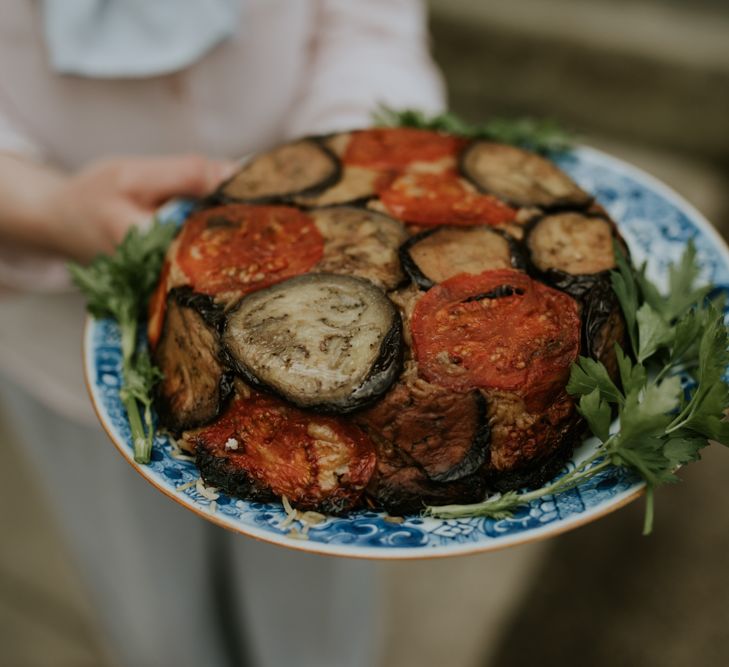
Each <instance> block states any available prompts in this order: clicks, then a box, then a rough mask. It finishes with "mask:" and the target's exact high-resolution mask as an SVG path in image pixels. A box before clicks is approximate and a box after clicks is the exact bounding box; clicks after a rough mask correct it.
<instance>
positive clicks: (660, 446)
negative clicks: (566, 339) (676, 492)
mask: <svg viewBox="0 0 729 667" xmlns="http://www.w3.org/2000/svg"><path fill="white" fill-rule="evenodd" d="M616 257H617V266H618V270H617V271H613V272H612V275H611V279H612V284H613V289H614V290H615V293H616V295H617V297H618V300H619V302H620V305H621V308H622V310H623V314H624V315H625V320H626V323H627V327H628V333H629V338H630V344H631V347H632V354H631V355H628V354H626V353H625V352H624V351H623V350H622V349H621V348H620V346H619V345H616V354H617V361H618V367H619V371H620V387H618V386H617V385H616V383H615V382H613V381H612V380H611V378H610V376H609V374H608V372H607V369H606V368H605V366H604V365H603V364H602V363H600V362H599V361H595V360H594V359H589V358H586V357H580V359H579V360H578V361H577V363H575V364H573V366H572V370H571V375H570V380H569V383H568V385H567V391H568V392H569V393H570V394H572V395H573V396H579V403H578V411H579V412H580V414H581V415H582V416H583V417H584V419H585V421H586V422H587V424H588V426H589V428H590V431H592V433H593V434H594V435H595V436H596V437H597V438H598V440H599V441H600V445H599V446H598V447H597V448H596V450H595V452H594V453H592V454H591V455H589V456H588V457H587V458H586V459H584V460H583V461H582V462H580V463H579V464H578V465H577V466H576V467H575V469H574V470H572V471H570V472H567V473H566V474H564V475H563V476H562V477H560V478H559V479H557V480H555V481H554V482H552V483H551V484H548V485H547V486H545V487H542V488H541V489H536V490H534V491H528V492H526V493H518V492H516V491H512V492H509V493H505V494H503V495H497V496H493V497H491V498H488V499H487V500H485V501H484V502H481V503H476V504H472V505H445V506H440V507H428V508H427V510H426V512H427V514H429V515H431V516H437V517H441V518H458V517H473V516H487V517H492V518H495V519H501V518H505V517H509V516H511V515H512V514H513V512H514V510H515V509H517V508H518V507H520V506H523V505H525V504H528V503H529V502H531V501H532V500H537V499H539V498H542V497H544V496H547V495H552V494H556V493H561V492H562V491H567V490H569V489H572V488H574V487H576V486H578V485H579V484H581V483H582V482H584V481H585V480H587V479H590V478H591V477H594V476H595V475H597V474H598V473H600V472H601V471H602V470H604V469H605V468H606V467H607V466H609V465H614V466H619V467H623V468H627V469H629V470H632V471H634V472H636V473H637V474H638V475H640V476H641V477H642V478H643V480H644V481H645V483H646V488H647V494H646V513H645V521H644V527H643V532H644V534H648V533H650V532H651V530H652V526H653V491H654V489H655V487H657V486H659V485H661V484H666V483H671V482H676V481H677V480H678V478H677V477H676V475H675V471H676V469H677V468H678V467H679V466H681V465H684V464H686V463H690V462H691V461H695V460H697V459H698V458H699V455H700V451H701V449H703V448H704V447H706V446H707V445H708V444H709V443H708V441H709V440H716V441H718V442H720V443H721V444H723V445H729V423H728V422H726V421H724V410H726V409H727V406H729V385H727V383H726V382H725V381H724V374H725V371H726V368H727V365H729V330H728V329H727V327H726V325H725V323H724V314H723V303H720V302H719V301H717V300H714V301H710V300H708V299H707V295H708V293H709V292H710V291H711V286H702V287H697V286H696V281H697V278H698V275H699V266H698V264H697V262H696V248H695V246H694V244H693V243H692V242H689V244H688V247H687V248H686V252H685V253H684V255H683V257H682V259H681V260H680V262H678V263H677V264H674V265H672V266H671V267H670V268H669V286H670V290H671V291H670V294H668V295H666V296H663V295H661V293H660V291H659V290H658V288H657V287H656V286H655V285H654V284H653V283H652V282H650V281H649V280H648V278H647V277H646V271H645V269H646V267H645V264H644V265H643V266H641V267H640V269H638V270H637V271H634V270H633V269H632V268H631V266H630V264H629V262H628V260H627V258H626V257H625V256H624V255H623V253H622V251H621V250H620V248H617V247H616ZM682 376H684V377H685V378H686V379H690V380H691V382H689V384H688V385H687V386H686V387H682V382H681V377H682ZM613 410H616V411H617V416H618V424H619V427H618V428H617V429H616V430H613V432H612V433H611V428H610V427H611V422H612V415H613Z"/></svg>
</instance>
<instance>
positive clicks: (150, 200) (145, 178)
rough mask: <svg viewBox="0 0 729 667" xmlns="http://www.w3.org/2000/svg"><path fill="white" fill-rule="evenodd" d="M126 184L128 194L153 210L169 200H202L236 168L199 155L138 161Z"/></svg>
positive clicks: (232, 164) (226, 161) (233, 164)
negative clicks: (174, 198)
mask: <svg viewBox="0 0 729 667" xmlns="http://www.w3.org/2000/svg"><path fill="white" fill-rule="evenodd" d="M135 162H136V164H134V165H129V167H130V168H132V167H133V169H134V175H133V177H132V178H130V179H129V181H127V183H129V184H130V186H131V187H130V194H131V195H132V196H133V198H134V199H135V200H136V201H138V202H139V203H140V204H142V205H145V206H147V207H152V208H155V207H157V206H159V205H160V204H162V203H163V202H165V201H166V200H168V199H170V198H172V197H202V196H204V195H207V194H209V193H210V192H212V191H213V190H214V189H215V188H216V187H217V186H218V185H220V183H221V182H222V181H224V180H225V179H226V178H229V177H230V176H232V174H233V173H234V172H235V171H236V169H237V168H238V164H237V163H236V162H233V161H230V160H212V159H209V158H205V157H202V156H200V155H172V156H168V157H152V158H140V159H139V160H138V161H135Z"/></svg>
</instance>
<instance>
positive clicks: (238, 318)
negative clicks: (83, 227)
mask: <svg viewBox="0 0 729 667" xmlns="http://www.w3.org/2000/svg"><path fill="white" fill-rule="evenodd" d="M615 242H617V243H618V244H621V243H622V241H621V239H620V237H619V234H618V232H617V229H616V227H615V225H614V224H613V223H612V222H611V221H610V220H609V218H608V217H607V215H606V214H605V213H604V212H603V211H602V210H600V209H598V207H596V206H595V205H594V204H593V201H592V197H591V196H590V195H589V194H588V193H585V192H584V191H582V190H581V189H580V188H579V187H578V186H577V185H576V184H575V183H574V182H573V181H572V180H571V179H570V178H569V177H568V176H567V175H566V174H564V173H563V172H561V171H560V170H559V169H558V168H557V167H556V165H554V164H553V163H551V162H550V161H549V160H547V159H546V158H544V157H541V156H538V155H536V154H533V153H530V152H528V151H525V150H522V149H518V148H514V147H512V146H504V145H500V144H495V143H490V142H485V141H481V140H476V141H468V140H466V139H464V138H462V137H457V136H453V135H448V134H444V133H440V132H432V131H425V130H418V129H412V128H377V129H370V130H358V131H352V132H344V133H339V134H334V135H329V136H326V137H313V138H306V139H301V140H298V141H294V142H292V143H291V144H287V145H285V146H282V147H279V148H276V149H274V150H272V151H269V152H268V153H265V154H262V155H260V156H257V157H254V158H252V160H251V161H249V162H248V164H247V165H244V166H243V167H242V168H241V171H240V172H239V173H238V174H237V175H235V176H233V178H231V179H230V180H229V181H228V182H227V183H225V184H223V186H221V188H220V190H219V191H218V192H216V193H214V194H213V195H212V196H211V197H210V198H208V200H206V202H204V204H203V205H202V206H201V207H199V208H198V210H196V211H195V212H194V213H193V214H192V215H191V216H190V218H189V219H188V220H187V221H186V222H185V224H184V226H183V228H182V230H181V231H180V233H179V235H178V237H177V239H176V240H175V241H174V242H173V243H172V245H171V246H170V248H169V250H168V253H167V256H166V260H165V265H164V268H163V270H162V273H161V276H160V282H159V285H158V288H157V291H156V293H155V295H154V297H153V298H152V300H151V303H150V312H149V324H148V337H149V340H150V344H151V346H152V348H153V354H154V360H155V363H156V364H157V365H158V366H159V367H160V369H161V370H162V372H163V373H164V376H165V378H164V380H163V381H162V382H161V383H160V385H159V387H158V391H157V399H156V405H157V408H158V413H159V416H160V421H161V424H162V425H163V426H164V427H166V428H167V429H169V430H170V431H171V432H172V433H174V434H175V435H178V436H180V441H181V442H183V443H185V444H186V446H187V447H189V448H192V450H194V453H195V457H196V461H197V464H198V466H199V468H200V471H201V474H202V477H203V479H204V481H205V482H206V483H207V484H210V485H213V486H216V487H220V488H221V489H223V490H224V491H227V492H229V493H231V494H233V495H238V496H240V497H244V498H249V499H256V500H271V499H274V498H277V497H281V496H285V497H286V498H287V500H288V502H290V503H291V505H292V506H294V507H298V508H300V509H305V510H320V511H325V512H332V513H341V512H346V511H350V510H352V509H356V508H360V507H369V508H381V509H385V510H387V511H389V512H391V513H408V512H418V511H420V510H421V509H422V508H423V507H424V506H425V505H426V504H427V505H433V504H444V503H473V502H479V501H481V500H483V498H484V495H485V494H486V493H487V491H489V490H491V491H494V490H499V491H507V490H510V489H515V488H519V487H520V486H523V485H529V484H540V483H542V482H544V481H545V480H546V479H548V478H549V477H551V476H552V475H554V473H555V472H556V471H557V470H558V468H559V467H560V466H561V465H562V464H563V462H564V460H565V459H566V458H567V457H569V456H570V455H571V453H572V450H573V448H574V446H575V444H576V443H577V442H578V441H579V440H580V438H581V436H582V434H583V432H584V429H585V425H584V422H583V420H582V418H581V416H580V414H579V413H578V411H577V409H576V406H575V404H574V401H573V399H572V397H571V396H570V395H569V394H568V393H567V391H566V385H567V381H568V378H569V373H570V367H571V365H572V364H573V362H575V361H576V360H577V359H578V357H579V355H580V354H582V355H585V354H588V355H590V356H592V357H594V358H597V359H600V360H602V361H604V362H605V364H606V366H608V368H609V370H610V373H611V374H612V377H613V378H617V373H618V369H617V365H616V360H615V353H614V349H613V348H614V343H616V342H619V343H623V342H624V339H625V335H626V334H625V331H626V330H625V325H624V322H623V319H622V314H621V311H620V308H619V306H618V303H617V300H616V298H615V296H614V293H613V292H612V289H611V288H610V283H609V279H608V275H609V270H610V269H611V268H613V267H614V265H615V260H614V252H613V243H615Z"/></svg>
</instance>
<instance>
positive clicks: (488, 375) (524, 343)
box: [411, 269, 580, 409]
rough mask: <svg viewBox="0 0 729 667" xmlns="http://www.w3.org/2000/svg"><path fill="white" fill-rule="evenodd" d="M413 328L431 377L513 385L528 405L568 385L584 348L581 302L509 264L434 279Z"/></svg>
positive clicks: (462, 384) (454, 385)
mask: <svg viewBox="0 0 729 667" xmlns="http://www.w3.org/2000/svg"><path fill="white" fill-rule="evenodd" d="M411 327H412V337H413V347H414V352H415V357H416V359H417V361H418V363H419V364H420V373H421V375H422V376H423V377H424V378H425V379H426V380H428V381H429V382H432V383H434V384H440V385H442V386H445V387H449V388H451V389H455V390H466V389H471V388H477V387H478V388H483V389H503V390H508V391H513V392H516V393H518V394H519V395H521V396H523V397H524V399H525V400H526V402H527V404H528V406H529V407H530V409H535V408H538V406H539V405H544V404H546V403H547V402H548V401H549V397H550V394H551V393H552V392H557V391H559V390H560V389H561V388H562V387H564V385H565V383H566V382H567V379H568V377H569V371H570V364H571V363H572V362H573V361H575V360H576V359H577V356H578V354H579V351H580V316H579V310H578V305H577V302H576V301H575V300H574V299H572V297H570V296H567V295H566V294H564V293H562V292H558V291H557V290H554V289H552V288H551V287H547V286H546V285H543V284H541V283H538V282H536V281H534V280H532V279H531V278H529V277H528V276H527V275H525V274H524V273H520V272H518V271H512V270H510V269H502V270H497V271H485V272H484V273H480V274H478V275H467V274H461V275H458V276H455V277H453V278H450V279H448V280H446V281H445V282H443V283H441V284H440V285H436V286H435V287H433V288H432V289H431V290H430V291H428V292H426V294H425V295H424V296H423V297H422V298H421V299H420V300H419V301H418V303H417V305H416V306H415V310H414V311H413V316H412V322H411Z"/></svg>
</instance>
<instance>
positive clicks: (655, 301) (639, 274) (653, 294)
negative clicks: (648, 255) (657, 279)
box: [633, 262, 666, 313]
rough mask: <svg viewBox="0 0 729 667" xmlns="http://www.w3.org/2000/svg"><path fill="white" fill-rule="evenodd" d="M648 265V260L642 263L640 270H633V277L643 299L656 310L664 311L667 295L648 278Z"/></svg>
mask: <svg viewBox="0 0 729 667" xmlns="http://www.w3.org/2000/svg"><path fill="white" fill-rule="evenodd" d="M647 267H648V263H647V262H643V264H641V266H640V269H638V271H634V272H633V277H634V278H635V281H636V283H637V285H638V287H639V289H640V293H641V294H642V296H643V301H645V302H646V303H648V304H649V305H650V306H651V307H652V308H653V309H654V310H656V311H657V312H659V313H663V312H664V306H665V303H666V297H664V296H663V295H662V294H661V293H660V291H659V290H658V288H657V287H656V286H655V285H654V284H653V283H652V282H651V281H650V280H649V279H648V277H647V276H646V269H647Z"/></svg>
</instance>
